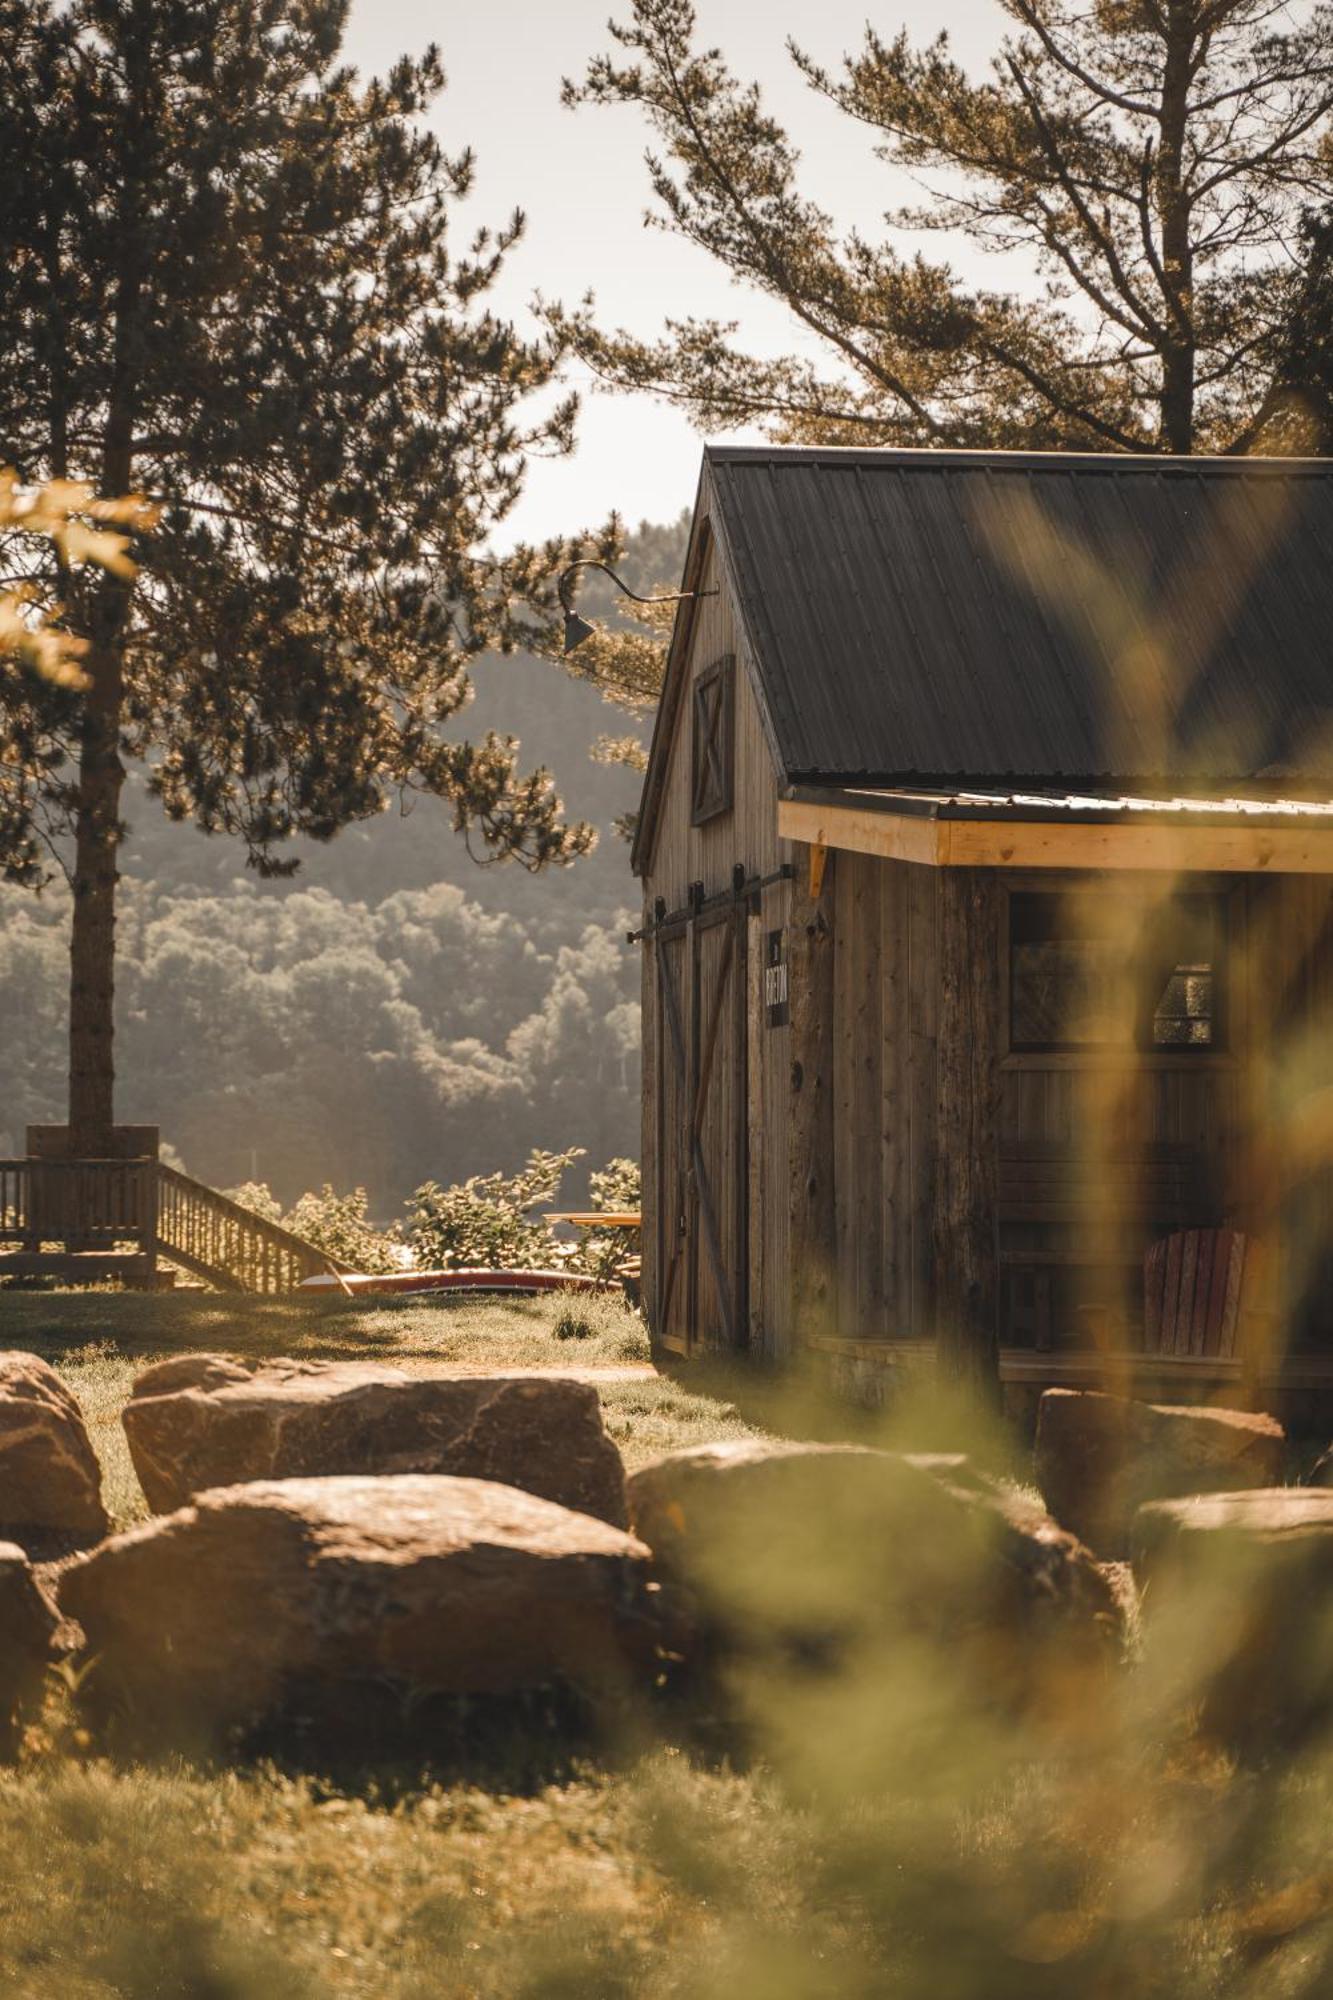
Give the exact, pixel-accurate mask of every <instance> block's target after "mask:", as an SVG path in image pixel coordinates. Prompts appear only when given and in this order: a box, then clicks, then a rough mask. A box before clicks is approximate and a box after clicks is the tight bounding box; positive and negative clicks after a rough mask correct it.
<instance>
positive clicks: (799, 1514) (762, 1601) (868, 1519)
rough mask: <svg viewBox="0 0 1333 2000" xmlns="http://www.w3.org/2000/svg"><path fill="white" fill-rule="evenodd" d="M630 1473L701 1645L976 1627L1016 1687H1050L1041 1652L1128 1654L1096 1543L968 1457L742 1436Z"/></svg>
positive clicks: (721, 1650)
mask: <svg viewBox="0 0 1333 2000" xmlns="http://www.w3.org/2000/svg"><path fill="white" fill-rule="evenodd" d="M628 1490H629V1504H630V1520H631V1524H632V1527H633V1531H634V1533H635V1534H637V1535H638V1536H640V1537H641V1539H642V1540H644V1541H645V1542H647V1543H648V1545H649V1546H650V1547H651V1549H652V1550H653V1554H654V1558H655V1561H656V1563H657V1565H658V1569H659V1573H660V1574H661V1576H662V1578H663V1580H664V1582H665V1583H666V1585H667V1586H668V1599H669V1600H670V1599H673V1598H674V1599H680V1598H682V1597H683V1599H684V1601H685V1603H686V1605H687V1606H688V1616H689V1617H692V1618H693V1620H694V1621H695V1623H696V1626H697V1630H698V1635H699V1637H698V1641H697V1644H698V1647H699V1650H700V1652H701V1653H703V1654H706V1655H717V1654H727V1653H736V1652H737V1651H740V1652H744V1653H750V1654H754V1653H755V1652H759V1653H761V1654H762V1653H763V1652H764V1651H766V1650H771V1649H772V1648H773V1647H774V1646H776V1647H777V1648H778V1650H779V1651H785V1652H787V1653H789V1654H793V1655H796V1656H801V1655H804V1656H806V1657H813V1656H818V1655H819V1654H820V1653H821V1652H822V1653H825V1654H829V1653H830V1652H831V1654H832V1656H833V1657H846V1656H847V1654H848V1652H849V1651H856V1650H857V1649H864V1648H865V1647H866V1646H869V1647H871V1648H875V1647H880V1646H887V1647H888V1648H889V1649H890V1650H891V1649H892V1648H893V1647H894V1645H895V1644H896V1643H897V1641H898V1639H899V1638H900V1637H902V1636H903V1635H909V1636H914V1637H916V1638H925V1639H928V1640H938V1641H941V1642H943V1643H944V1645H945V1647H946V1649H948V1650H949V1651H952V1650H953V1648H954V1646H955V1644H956V1642H959V1641H963V1642H965V1643H966V1642H968V1641H971V1642H975V1646H976V1647H979V1649H980V1653H979V1656H978V1655H977V1653H976V1652H975V1651H974V1653H973V1658H974V1659H975V1660H976V1661H977V1664H978V1667H979V1671H980V1672H981V1674H982V1676H983V1678H984V1681H985V1683H986V1685H987V1687H988V1688H989V1689H991V1690H993V1691H994V1692H996V1693H997V1694H1000V1695H1002V1696H1007V1695H1010V1694H1019V1695H1024V1696H1025V1693H1026V1691H1027V1690H1028V1689H1030V1688H1033V1687H1035V1686H1036V1684H1037V1681H1038V1679H1039V1676H1038V1675H1035V1674H1034V1671H1033V1669H1034V1663H1035V1662H1036V1660H1037V1658H1038V1656H1046V1657H1048V1658H1052V1657H1054V1656H1055V1655H1059V1657H1060V1659H1061V1660H1062V1662H1064V1663H1065V1664H1067V1663H1068V1662H1069V1661H1070V1660H1071V1659H1072V1658H1075V1657H1077V1658H1079V1659H1080V1660H1082V1661H1084V1662H1094V1661H1095V1662H1097V1663H1103V1662H1110V1661H1112V1660H1115V1659H1117V1658H1118V1657H1119V1652H1120V1647H1121V1644H1122V1641H1123V1620H1122V1615H1121V1609H1120V1605H1119V1602H1118V1600H1117V1597H1116V1594H1115V1592H1114V1591H1113V1590H1112V1588H1111V1585H1110V1583H1109V1581H1108V1579H1107V1578H1106V1576H1105V1575H1104V1574H1103V1573H1102V1571H1101V1569H1100V1568H1099V1567H1098V1565H1097V1563H1096V1562H1095V1560H1094V1559H1093V1557H1092V1556H1091V1555H1090V1554H1089V1552H1088V1551H1087V1550H1086V1549H1084V1548H1082V1547H1081V1546H1080V1544H1079V1543H1078V1542H1077V1541H1076V1540H1075V1538H1074V1537H1073V1536H1072V1535H1070V1534H1068V1533H1066V1532H1065V1531H1064V1530H1063V1529H1062V1528H1060V1527H1059V1526H1057V1524H1056V1523H1055V1522H1054V1521H1052V1520H1051V1519H1050V1518H1049V1517H1048V1516H1047V1515H1046V1514H1045V1513H1044V1512H1043V1510H1042V1509H1041V1508H1040V1507H1039V1506H1037V1505H1036V1504H1035V1503H1033V1502H1031V1501H1028V1500H1025V1499H1024V1498H1023V1497H1022V1496H1021V1495H1019V1494H1017V1493H1015V1492H1014V1491H1012V1490H1011V1489H1008V1488H1005V1487H1003V1486H1001V1485H999V1484H998V1483H996V1482H994V1481H992V1480H990V1479H988V1478H986V1477H984V1476H983V1475H981V1474H980V1473H978V1472H976V1471H975V1470H974V1469H973V1468H972V1466H971V1465H970V1464H969V1462H968V1460H967V1459H966V1458H964V1457H962V1456H959V1455H927V1454H900V1453H895V1452H884V1451H874V1450H871V1449H868V1448H866V1447H863V1446H856V1445H821V1444H799V1443H792V1442H780V1441H774V1440H762V1439H744V1440H738V1441H734V1442H728V1443H721V1444H709V1445H699V1446H695V1447H692V1448H690V1449H687V1450H684V1451H677V1452H672V1453H670V1454H669V1455H668V1456H666V1457H665V1458H661V1459H658V1460H657V1461H656V1462H655V1463H653V1464H651V1465H648V1466H645V1467H644V1468H643V1469H642V1470H641V1471H638V1472H636V1473H634V1474H633V1475H632V1476H631V1477H630V1480H629V1483H628ZM1048 1642H1049V1643H1048Z"/></svg>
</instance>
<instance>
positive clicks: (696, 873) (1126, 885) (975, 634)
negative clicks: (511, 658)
mask: <svg viewBox="0 0 1333 2000" xmlns="http://www.w3.org/2000/svg"><path fill="white" fill-rule="evenodd" d="M682 589H683V590H684V591H686V592H688V593H691V595H689V596H688V598H687V599H686V600H685V601H684V602H683V603H682V605H681V607H680V610H679V613H678V616H677V619H676V624H675V630H674V633H673V637H672V642H671V649H670V656H669V662H668V666H667V673H666V681H665V688H664V693H663V699H662V702H661V707H660V710H659V715H658V720H657V725H656V731H655V735H654V739H653V745H652V752H651V758H650V762H649V768H648V772H647V777H646V780H645V786H644V793H643V804H642V812H641V815H640V819H639V824H638V830H637V838H636V844H635V850H634V866H635V870H636V873H637V874H638V875H639V876H640V878H641V880H642V885H643V930H642V942H643V1020H644V1065H643V1091H644V1095H643V1163H644V1175H645V1186H644V1300H645V1306H646V1310H647V1312H648V1315H649V1318H650V1321H651V1325H652V1330H653V1333H654V1336H655V1338H656V1340H657V1341H658V1342H659V1343H660V1344H661V1345H662V1346H663V1347H665V1348H667V1349H674V1350H677V1351H679V1352H682V1353H693V1352H697V1351H699V1350H701V1349H724V1350H748V1352H749V1353H750V1354H752V1355H755V1356H759V1357H765V1358H768V1359H771V1360H781V1359H783V1358H784V1357H788V1356H791V1355H793V1354H794V1353H796V1352H798V1351H800V1350H803V1349H817V1350H821V1351H825V1352H827V1353H829V1354H830V1355H832V1356H834V1357H835V1358H836V1359H837V1361H838V1362H839V1363H841V1364H843V1365H844V1366H846V1367H851V1368H853V1369H854V1370H859V1371H861V1372H864V1371H865V1370H866V1369H872V1370H873V1369H874V1367H875V1365H876V1364H880V1363H884V1362H893V1361H899V1360H902V1359H904V1358H910V1357H913V1356H919V1355H922V1354H924V1353H926V1352H927V1351H929V1349H928V1344H930V1343H934V1344H935V1349H934V1351H935V1352H936V1353H937V1354H939V1355H940V1356H941V1357H942V1358H944V1359H946V1360H947V1361H948V1363H949V1364H950V1365H951V1366H952V1367H954V1368H955V1369H958V1370H961V1371H968V1370H970V1369H973V1368H976V1369H979V1370H982V1371H985V1372H987V1373H989V1372H991V1371H993V1369H994V1367H995V1364H996V1360H997V1358H998V1365H999V1372H1000V1375H1001V1377H1002V1379H1004V1380H1005V1381H1007V1382H1009V1383H1012V1384H1028V1385H1035V1386H1041V1385H1043V1384H1046V1383H1050V1382H1058V1381H1062V1380H1063V1381H1085V1380H1095V1379H1098V1377H1099V1375H1103V1376H1104V1374H1105V1371H1106V1369H1107V1367H1108V1366H1109V1365H1110V1360H1111V1358H1112V1357H1115V1358H1116V1360H1117V1365H1120V1366H1123V1368H1124V1369H1125V1370H1127V1371H1128V1373H1129V1375H1130V1376H1131V1377H1133V1378H1135V1379H1136V1380H1138V1379H1140V1378H1142V1379H1144V1380H1145V1381H1147V1382H1148V1383H1149V1384H1150V1385H1151V1386H1154V1387H1160V1386H1161V1384H1162V1383H1163V1382H1165V1383H1166V1384H1168V1385H1171V1384H1174V1385H1175V1386H1176V1388H1177V1392H1178V1393H1180V1394H1193V1393H1195V1392H1197V1393H1199V1394H1208V1395H1226V1394H1229V1393H1232V1391H1233V1389H1235V1391H1236V1392H1237V1393H1239V1390H1240V1388H1242V1387H1243V1389H1244V1392H1245V1393H1246V1394H1249V1395H1258V1394H1262V1395H1263V1396H1265V1397H1266V1398H1267V1399H1268V1400H1270V1401H1271V1400H1272V1399H1273V1398H1274V1397H1275V1396H1276V1395H1277V1394H1278V1393H1279V1391H1280V1390H1281V1389H1282V1388H1284V1387H1285V1386H1289V1385H1290V1384H1291V1383H1293V1382H1299V1383H1307V1384H1308V1383H1309V1382H1311V1381H1314V1382H1318V1381H1319V1380H1322V1379H1328V1378H1329V1377H1330V1376H1333V1285H1331V1284H1330V1279H1331V1278H1333V1257H1330V1254H1329V1253H1330V1247H1331V1246H1333V1231H1331V1230H1330V1220H1331V1219H1333V1174H1331V1173H1330V1162H1333V1111H1331V1110H1330V1107H1331V1106H1333V1061H1330V1059H1329V1057H1330V1041H1331V1038H1333V1007H1331V1004H1330V1003H1331V1002H1333V733H1331V732H1330V723H1331V722H1333V700H1331V697H1333V464H1326V463H1322V462H1313V461H1293V460H1265V461H1257V460H1247V461H1240V460H1220V459H1213V460H1208V459H1184V460H1171V459H1148V458H1144V459H1134V458H1129V457H1122V456H1063V455H1062V456H1057V455H1045V454H1017V453H1000V452H995V453H991V452H979V453H956V452H899V451H861V450H822V449H821V450H805V449H782V448H764V449H740V448H737V449H732V448H726V449H710V450H709V451H708V452H707V453H706V455H705V460H704V465H703V471H702V477H701V483H700V488H699V496H698V503H697V507H696V511H695V516H694V523H693V530H692V535H691V540H690V546H689V553H688V558H687V565H686V573H685V576H684V579H683V584H682Z"/></svg>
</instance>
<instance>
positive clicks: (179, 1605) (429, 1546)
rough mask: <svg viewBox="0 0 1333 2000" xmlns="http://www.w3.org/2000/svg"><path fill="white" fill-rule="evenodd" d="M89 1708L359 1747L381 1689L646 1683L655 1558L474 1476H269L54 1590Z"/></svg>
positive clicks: (155, 1524) (179, 1734)
mask: <svg viewBox="0 0 1333 2000" xmlns="http://www.w3.org/2000/svg"><path fill="white" fill-rule="evenodd" d="M59 1596H60V1608H61V1611H62V1612H63V1613H64V1614H65V1615H66V1616H68V1617H70V1618H73V1619H75V1620H77V1622H78V1624H79V1625H80V1626H81V1627H82V1629H83V1633H84V1635H85V1639H86V1645H87V1651H88V1655H89V1657H90V1659H91V1660H92V1662H93V1666H92V1670H91V1672H90V1674H89V1677H88V1682H87V1688H88V1700H89V1702H90V1705H91V1706H92V1708H93V1710H94V1712H95V1713H96V1714H98V1715H100V1716H101V1717H102V1718H105V1717H106V1716H107V1715H109V1714H110V1715H117V1716H120V1717H122V1718H124V1719H126V1720H127V1721H128V1723H129V1726H130V1727H131V1729H132V1730H133V1731H134V1732H135V1733H137V1734H138V1735H140V1736H143V1735H148V1736H151V1737H153V1738H156V1739H157V1740H159V1741H163V1742H167V1741H173V1740H176V1741H190V1740H194V1741H210V1740H217V1739H219V1738H220V1737H222V1736H224V1735H225V1734H227V1733H229V1732H235V1731H244V1730H246V1729H248V1728H251V1727H253V1726H255V1725H257V1724H259V1723H261V1722H265V1721H269V1722H279V1721H292V1720H296V1719H298V1718H301V1717H311V1716H313V1717H316V1718H317V1719H318V1720H319V1721H320V1722H322V1723H330V1722H332V1723H333V1724H335V1725H336V1726H342V1727H345V1728H346V1729H347V1730H348V1731H350V1732H351V1734H350V1736H349V1737H348V1739H347V1740H349V1741H356V1740H360V1731H359V1726H358V1718H360V1720H361V1721H364V1705H365V1703H366V1702H367V1700H368V1699H369V1698H370V1691H371V1690H379V1691H380V1694H381V1695H383V1693H384V1691H385V1690H387V1691H389V1692H390V1693H391V1694H392V1696H394V1697H395V1698H401V1702H402V1704H403V1705H404V1706H406V1707H408V1708H411V1707H412V1706H413V1705H419V1704H420V1703H421V1702H422V1701H423V1699H426V1698H429V1697H431V1696H437V1695H457V1694H490V1695H506V1694H512V1693H514V1692H516V1691H518V1690H526V1689H531V1688H538V1687H546V1686H550V1685H553V1684H565V1685H571V1686H574V1687H577V1688H579V1689H582V1690H587V1691H589V1692H592V1693H597V1692H598V1691H603V1690H608V1689H611V1690H614V1689H618V1688H622V1687H623V1686H625V1685H626V1684H627V1683H630V1682H632V1681H633V1680H634V1679H635V1678H641V1677H644V1676H646V1673H647V1670H648V1665H649V1662H650V1661H651V1660H652V1658H653V1641H654V1632H655V1625H654V1620H653V1609H654V1596H655V1593H654V1591H653V1589H652V1586H651V1584H650V1558H649V1553H648V1550H647V1549H646V1548H645V1547H644V1546H643V1544H642V1543H641V1542H638V1541H636V1540H635V1539H634V1538H633V1537H632V1536H630V1535H627V1534H625V1533H624V1532H622V1531H621V1530H620V1529H618V1528H613V1527H610V1526H608V1525H607V1523H606V1522H604V1521H596V1520H594V1519H593V1518H592V1517H591V1515H588V1514H576V1513H573V1512H571V1511H570V1510H569V1509H567V1508H564V1507H557V1506H555V1505H553V1504H552V1503H551V1502H550V1501H548V1500H538V1499H536V1498H534V1497H533V1496H532V1495H531V1494H528V1493H521V1492H519V1491H518V1489H517V1488H516V1487H512V1486H501V1485H497V1484H494V1483H493V1482H490V1481H485V1480H478V1479H456V1478H449V1477H443V1476H434V1475H416V1474H406V1475H398V1476H393V1477H388V1478H328V1479H290V1480H262V1481H256V1482H254V1483H252V1484H248V1485H243V1486H231V1487H227V1488H224V1489H221V1490H219V1491H214V1492H209V1493H202V1494H200V1495H199V1496H198V1497H197V1499H196V1500H195V1502H194V1504H193V1505H192V1506H189V1507H185V1508H182V1509H181V1510H180V1511H179V1512H178V1513H175V1514H171V1515H168V1516H166V1517H165V1518H163V1519H158V1520H153V1521H149V1522H147V1523H145V1524H144V1525H142V1526H140V1527H137V1528H133V1529H131V1530H130V1531H129V1532H127V1533H125V1534H122V1535H117V1536H115V1537H114V1538H113V1539H112V1540H110V1541H107V1542H104V1543H103V1544H102V1546H101V1547H100V1548H98V1549H95V1550H93V1551H92V1552H91V1553H89V1554H88V1555H85V1556H81V1557H79V1558H77V1559H76V1560H75V1561H74V1562H73V1563H71V1564H69V1565H68V1566H67V1567H66V1568H64V1569H63V1570H62V1572H61V1574H60V1578H59Z"/></svg>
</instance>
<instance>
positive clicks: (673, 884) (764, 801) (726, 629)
mask: <svg viewBox="0 0 1333 2000" xmlns="http://www.w3.org/2000/svg"><path fill="white" fill-rule="evenodd" d="M701 588H702V589H704V590H712V589H715V588H716V589H717V590H718V595H717V596H716V597H705V598H702V599H701V600H700V603H699V606H698V610H697V611H696V613H695V619H694V629H693V632H692V634H691V640H690V658H689V672H688V679H689V683H690V685H691V686H692V685H693V683H694V681H695V680H697V679H698V677H699V675H700V674H701V673H703V672H704V671H705V670H706V669H707V668H708V667H710V666H713V665H715V664H716V662H717V661H718V660H721V659H726V658H728V657H730V658H733V659H734V660H735V662H736V667H735V704H736V705H735V719H734V727H735V780H734V783H735V790H734V801H735V802H734V804H733V806H732V809H731V811H730V812H727V813H721V814H719V815H718V817H717V818H716V819H711V820H707V821H705V823H704V824H703V825H702V826H691V825H690V795H691V786H690V775H691V774H690V736H691V727H690V718H691V712H692V701H691V696H690V688H689V687H687V688H686V690H685V693H684V696H683V698H682V700H681V703H680V706H679V709H678V711H677V715H676V726H675V732H674V737H673V740H672V743H671V745H670V749H669V752H668V757H667V765H666V777H665V789H664V792H663V797H662V808H661V814H660V817H659V819H658V824H657V832H656V838H655V840H654V843H653V854H652V866H651V871H650V873H649V875H648V876H647V877H645V880H644V890H645V894H646V898H647V903H648V907H649V908H651V906H652V900H653V898H654V897H657V896H661V897H662V898H664V900H665V902H666V907H667V909H668V910H678V909H680V908H682V907H683V905H684V903H685V900H686V897H687V896H688V894H689V888H690V884H691V882H702V883H703V885H704V893H705V894H706V895H713V894H714V893H715V892H716V891H718V890H720V889H725V888H726V887H727V886H728V884H729V883H730V881H731V871H732V869H733V868H734V867H735V865H736V864H737V862H741V863H743V864H744V866H745V869H746V872H747V873H749V874H755V875H759V876H764V875H768V874H771V873H772V871H773V870H774V869H775V868H776V867H777V865H778V861H779V858H780V855H779V848H780V843H779V840H778V817H777V776H776V772H775V770H774V765H773V757H772V752H771V751H770V749H769V747H768V739H767V737H766V736H765V734H764V726H763V722H762V720H761V719H760V714H759V704H758V702H757V700H756V698H755V694H754V687H753V682H752V679H751V674H750V667H749V662H748V660H747V658H746V648H745V642H744V638H743V635H742V633H741V631H740V628H739V625H738V622H737V620H736V617H735V614H734V612H733V610H732V603H731V597H730V593H729V591H728V589H727V585H726V579H725V575H724V570H723V564H722V561H721V558H720V554H719V550H718V545H717V543H716V542H714V543H713V544H712V546H711V547H710V549H709V552H708V556H707V559H706V561H705V564H704V571H703V580H702V585H701Z"/></svg>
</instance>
